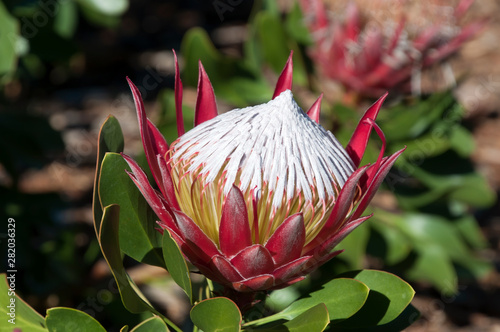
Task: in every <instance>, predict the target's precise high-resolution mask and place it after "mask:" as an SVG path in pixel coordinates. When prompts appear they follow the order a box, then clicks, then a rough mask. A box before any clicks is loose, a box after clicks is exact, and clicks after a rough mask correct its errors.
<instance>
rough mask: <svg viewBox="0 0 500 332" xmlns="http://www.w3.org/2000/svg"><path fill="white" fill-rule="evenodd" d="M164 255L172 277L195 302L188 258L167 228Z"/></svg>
mask: <svg viewBox="0 0 500 332" xmlns="http://www.w3.org/2000/svg"><path fill="white" fill-rule="evenodd" d="M163 257H164V258H165V264H166V266H167V270H168V272H169V273H170V275H171V276H172V279H174V281H175V282H176V283H177V285H179V286H180V287H181V288H182V289H183V290H184V292H186V294H187V296H188V297H189V301H190V302H191V303H193V290H192V287H191V278H190V277H189V269H188V266H187V263H186V260H185V259H184V256H183V255H182V253H181V250H180V248H179V246H178V245H177V243H176V242H175V241H174V239H172V236H171V235H170V232H169V231H168V230H166V229H165V230H164V231H163Z"/></svg>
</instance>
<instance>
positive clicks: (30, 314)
mask: <svg viewBox="0 0 500 332" xmlns="http://www.w3.org/2000/svg"><path fill="white" fill-rule="evenodd" d="M10 275H11V274H10V273H9V274H5V273H2V274H0V279H1V280H0V304H1V305H0V316H1V317H2V324H1V326H0V331H2V332H7V331H8V332H11V331H12V330H13V329H14V328H17V329H19V330H22V331H33V332H41V331H45V332H46V331H47V328H46V326H45V320H44V318H43V317H42V316H41V315H40V314H39V313H38V312H36V311H35V310H34V309H33V308H31V307H30V306H29V305H28V304H27V303H26V302H24V301H23V300H22V299H21V298H20V297H19V296H17V294H15V293H14V292H13V291H11V290H10V289H11V288H10V286H9V281H8V279H7V276H10ZM14 288H15V286H14ZM11 303H13V306H15V315H11V308H10V307H9V306H12V305H11ZM14 317H15V320H12V319H13V318H14ZM11 322H15V324H12V323H11Z"/></svg>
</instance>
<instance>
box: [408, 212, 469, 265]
mask: <svg viewBox="0 0 500 332" xmlns="http://www.w3.org/2000/svg"><path fill="white" fill-rule="evenodd" d="M402 229H404V230H405V231H406V233H407V235H408V236H410V237H412V238H413V239H414V242H415V247H416V248H417V250H418V251H424V250H426V249H427V248H428V247H431V246H436V247H437V248H439V249H440V250H442V251H443V252H444V253H445V254H446V255H448V256H449V257H451V258H452V259H453V260H454V261H456V262H459V263H461V264H465V265H467V263H468V262H469V261H470V260H474V257H473V256H472V254H471V252H470V250H469V249H468V248H467V246H466V245H465V243H464V241H463V240H462V237H461V235H460V232H459V231H458V229H457V228H456V227H455V224H454V223H453V222H451V221H448V220H447V219H444V218H442V217H439V216H437V215H429V214H423V213H419V214H416V213H411V214H410V213H408V214H405V215H404V223H402ZM437 248H436V250H437Z"/></svg>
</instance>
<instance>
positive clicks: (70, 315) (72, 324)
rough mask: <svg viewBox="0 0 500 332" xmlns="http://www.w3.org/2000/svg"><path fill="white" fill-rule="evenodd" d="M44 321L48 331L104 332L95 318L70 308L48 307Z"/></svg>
mask: <svg viewBox="0 0 500 332" xmlns="http://www.w3.org/2000/svg"><path fill="white" fill-rule="evenodd" d="M45 323H46V324H47V328H48V329H49V331H50V332H65V331H71V332H101V331H102V332H106V330H105V329H104V327H102V325H101V324H99V322H98V321H96V320H95V318H93V317H92V316H90V315H89V314H87V313H85V312H83V311H79V310H76V309H72V308H51V309H48V310H47V317H45Z"/></svg>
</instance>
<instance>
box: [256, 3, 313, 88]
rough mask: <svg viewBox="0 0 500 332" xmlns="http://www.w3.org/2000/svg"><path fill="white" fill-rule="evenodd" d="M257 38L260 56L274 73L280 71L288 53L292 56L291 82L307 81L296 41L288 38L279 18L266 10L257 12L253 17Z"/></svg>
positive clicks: (303, 83)
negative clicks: (291, 51)
mask: <svg viewBox="0 0 500 332" xmlns="http://www.w3.org/2000/svg"><path fill="white" fill-rule="evenodd" d="M255 24H256V26H257V31H256V32H257V38H258V40H259V42H260V43H259V44H260V51H261V52H262V57H263V58H264V59H265V61H266V62H267V63H268V64H269V65H270V66H271V68H272V69H273V70H274V71H275V72H276V73H281V71H282V70H283V67H284V65H285V63H286V60H287V59H288V56H289V55H290V50H294V56H293V64H294V66H293V82H294V83H295V84H298V85H305V84H306V83H307V73H306V69H305V65H304V62H303V59H302V57H301V53H300V49H299V47H298V45H297V43H296V42H295V41H293V40H291V39H290V38H288V36H287V34H286V31H285V29H284V27H283V22H282V21H281V19H280V18H279V17H278V16H276V15H272V14H270V13H268V12H259V13H258V14H257V15H256V17H255Z"/></svg>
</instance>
